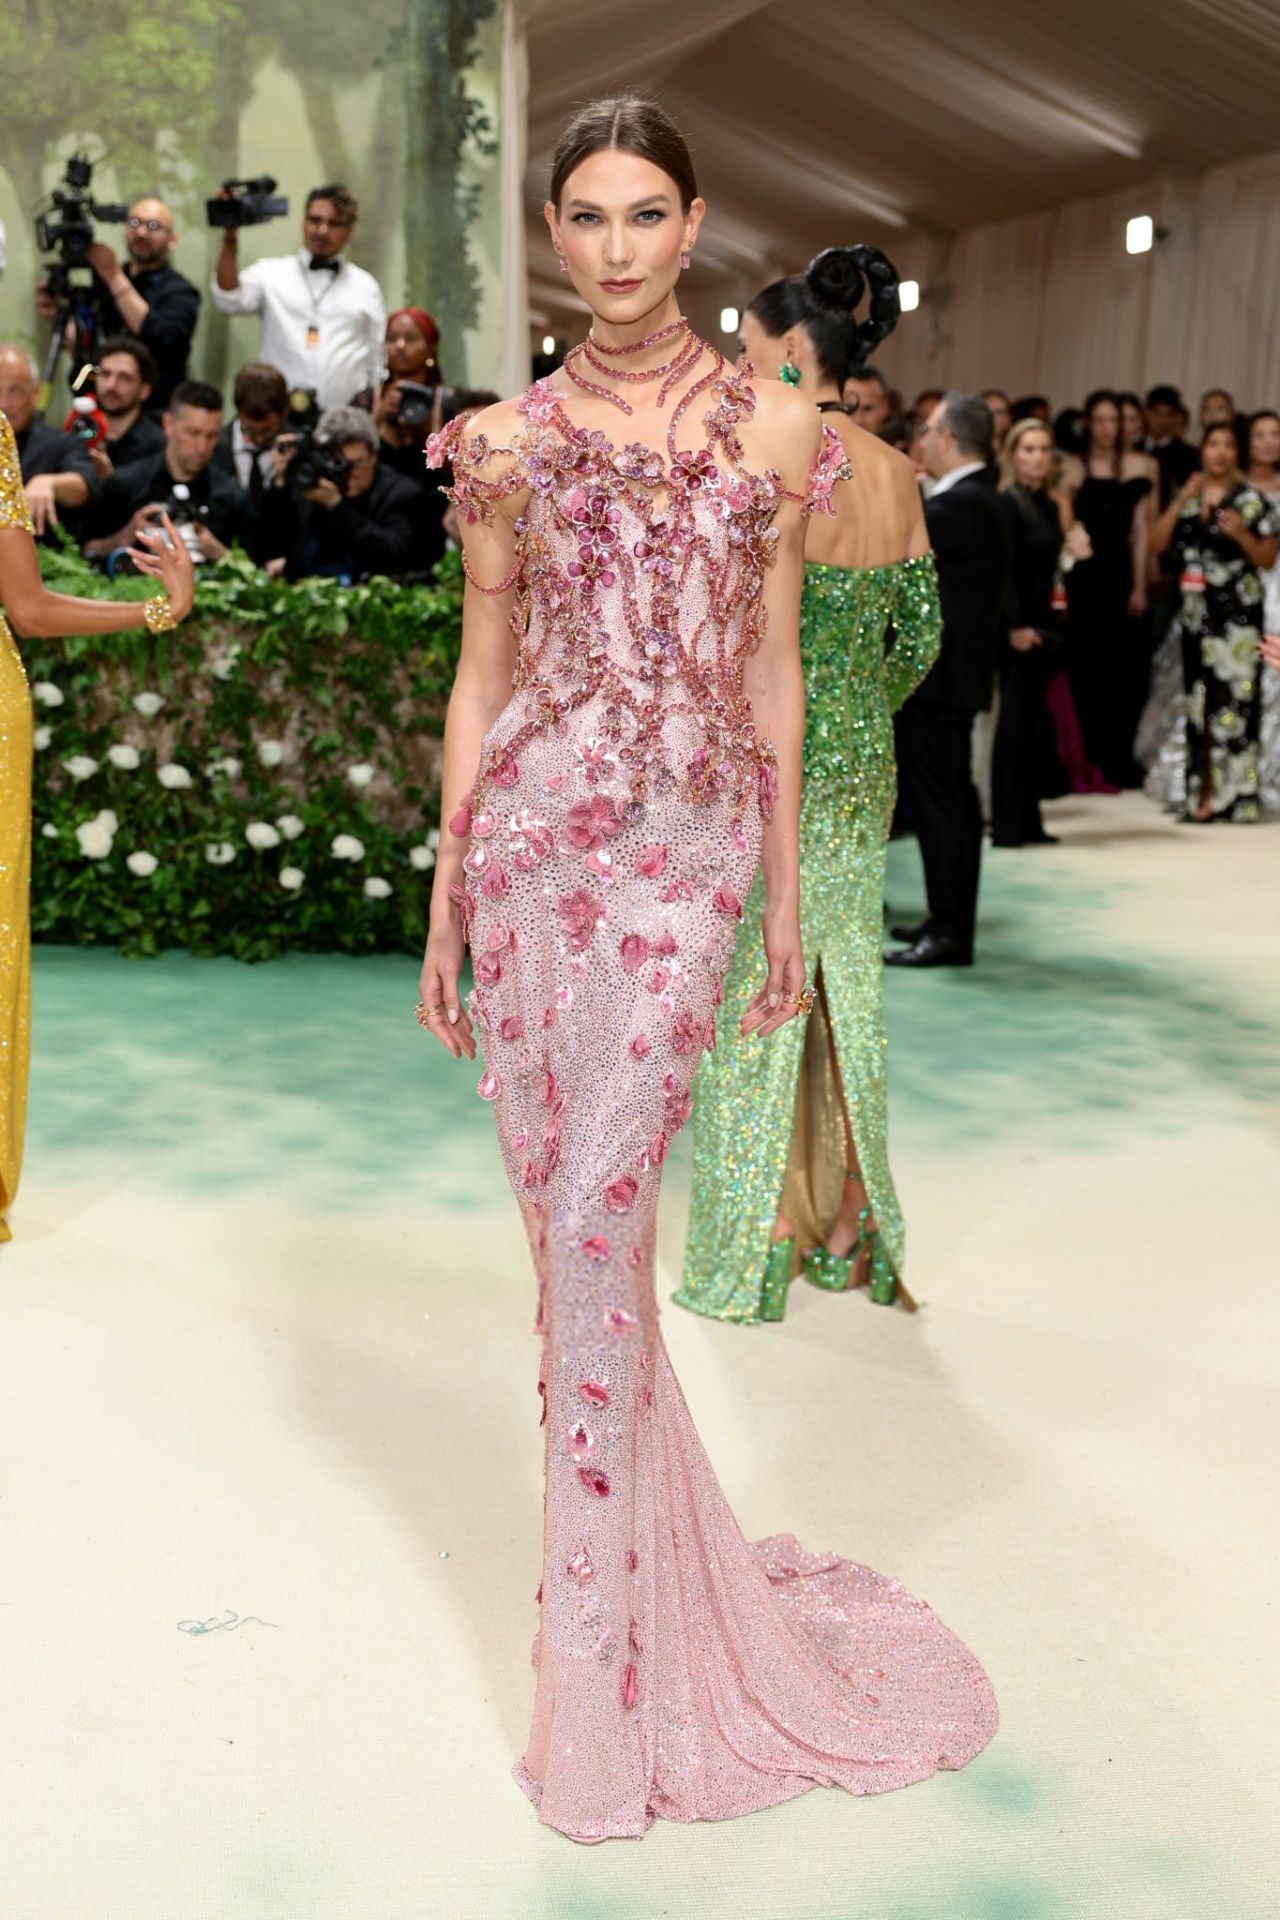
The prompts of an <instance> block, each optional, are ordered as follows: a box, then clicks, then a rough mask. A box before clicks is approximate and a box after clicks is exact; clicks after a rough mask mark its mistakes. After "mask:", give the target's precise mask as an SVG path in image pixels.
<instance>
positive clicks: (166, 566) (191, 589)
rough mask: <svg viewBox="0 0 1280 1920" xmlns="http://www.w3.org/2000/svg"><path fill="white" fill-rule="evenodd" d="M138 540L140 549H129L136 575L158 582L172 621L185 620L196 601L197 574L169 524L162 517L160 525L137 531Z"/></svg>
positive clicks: (165, 514)
mask: <svg viewBox="0 0 1280 1920" xmlns="http://www.w3.org/2000/svg"><path fill="white" fill-rule="evenodd" d="M137 538H138V539H139V540H140V541H142V542H143V545H142V546H138V547H130V549H129V558H130V559H131V560H132V561H133V564H134V566H135V567H136V568H137V569H138V572H139V573H145V574H147V575H148V577H149V578H150V579H152V580H158V581H159V582H160V585H161V586H162V587H163V588H164V591H165V592H166V594H168V596H169V606H170V608H171V609H172V611H173V617H174V619H175V620H185V619H186V617H187V615H188V614H189V613H190V611H191V603H192V601H193V600H194V599H195V597H196V570H195V568H194V566H193V565H192V563H191V555H190V554H189V553H188V552H187V549H186V545H185V543H184V542H183V540H182V538H181V537H180V535H179V533H178V531H177V529H176V527H175V526H174V524H173V522H172V520H171V519H170V518H169V516H168V514H167V513H162V514H161V515H160V519H159V524H158V525H156V526H149V527H140V528H139V529H138V534H137ZM166 542H167V544H166Z"/></svg>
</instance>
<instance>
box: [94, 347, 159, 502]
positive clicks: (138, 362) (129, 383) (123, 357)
mask: <svg viewBox="0 0 1280 1920" xmlns="http://www.w3.org/2000/svg"><path fill="white" fill-rule="evenodd" d="M155 383H156V363H155V361H154V360H153V359H152V358H151V355H150V354H149V353H148V352H147V349H146V348H145V347H144V346H143V344H142V342H141V340H133V339H131V338H130V337H129V336H128V334H122V335H121V336H120V338H119V339H117V340H106V341H104V342H103V344H102V346H101V347H100V348H99V349H98V372H97V378H96V379H95V381H94V391H95V393H96V395H97V400H98V408H99V411H100V412H101V413H102V415H103V417H104V418H105V420H106V423H107V437H106V439H105V441H102V442H101V443H100V444H99V445H98V446H96V447H90V448H89V458H90V460H91V461H92V462H93V470H94V472H95V473H96V474H97V476H98V478H99V480H109V479H110V478H111V475H112V474H113V473H114V472H115V471H116V470H117V468H119V467H127V466H131V465H132V464H133V462H134V461H135V460H146V459H148V458H149V457H150V456H152V455H154V454H157V453H159V451H160V449H161V447H162V446H163V445H164V428H163V427H162V426H161V425H160V422H159V421H158V420H157V419H156V417H155V415H154V414H153V413H147V412H146V411H145V408H146V405H147V402H148V400H150V398H151V395H152V392H153V390H154V388H155Z"/></svg>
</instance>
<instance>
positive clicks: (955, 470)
mask: <svg viewBox="0 0 1280 1920" xmlns="http://www.w3.org/2000/svg"><path fill="white" fill-rule="evenodd" d="M986 464H987V463H986V461H985V460H971V461H970V462H969V464H968V466H965V467H952V469H951V471H950V473H944V474H943V476H942V478H941V480H935V481H934V483H933V485H932V486H931V487H930V489H929V498H930V500H936V499H937V497H938V495H939V494H940V493H949V492H950V490H951V488H952V487H954V486H955V485H956V483H957V482H958V481H960V480H967V479H968V478H969V475H970V474H971V473H982V472H983V471H984V470H985V468H986Z"/></svg>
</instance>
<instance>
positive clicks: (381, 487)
mask: <svg viewBox="0 0 1280 1920" xmlns="http://www.w3.org/2000/svg"><path fill="white" fill-rule="evenodd" d="M358 218H359V208H358V205H357V203H356V200H355V196H354V195H353V194H351V193H350V192H349V190H348V189H347V188H345V187H343V186H340V185H329V186H321V187H316V188H315V189H313V190H312V192H311V193H310V194H309V195H308V196H307V202H306V207H305V210H304V214H303V223H302V243H303V244H302V246H301V248H300V249H299V250H298V251H297V252H294V253H289V254H285V255H282V256H280V257H279V258H275V259H264V260H257V261H255V262H254V263H253V264H252V265H250V266H246V267H245V268H244V269H243V270H242V269H241V268H240V265H239V245H238V243H239V233H238V230H237V229H235V228H228V229H226V231H225V234H224V238H223V242H222V248H221V252H220V254H219V258H218V261H217V266H216V270H215V273H214V277H213V285H212V289H211V292H212V298H213V301H214V304H215V306H216V307H217V308H218V309H219V311H220V312H222V313H225V314H228V315H256V316H258V320H259V326H260V338H259V342H258V354H257V357H256V358H255V359H253V360H251V361H249V362H248V363H247V364H246V365H243V366H242V367H241V368H240V370H239V372H238V373H237V375H236V377H235V383H234V389H233V402H232V410H231V413H230V416H229V417H228V415H227V413H226V411H225V410H224V406H223V398H222V394H221V392H220V391H219V389H218V388H217V387H216V386H214V385H212V384H211V383H210V382H208V381H205V380H201V379H195V378H192V377H191V374H190V360H191V343H192V338H193V336H194V333H195V327H196V322H197V319H198V316H199V309H200V298H201V296H200V291H199V289H198V288H197V287H195V286H194V285H193V284H192V282H191V281H190V280H188V279H186V278H185V277H184V276H183V275H182V274H181V273H179V272H178V271H177V270H176V268H174V266H173V265H172V263H171V256H172V253H173V249H174V246H175V245H176V243H177V237H178V236H177V230H176V227H175V224H174V219H173V215H172V213H171V212H170V210H169V208H168V207H167V206H166V205H165V204H164V202H163V201H160V200H156V199H150V198H148V199H144V200H140V201H138V202H137V203H136V204H135V205H134V206H132V207H131V208H130V210H129V216H128V219H127V221H126V224H125V250H126V254H127V258H126V260H125V261H124V262H123V263H122V262H121V260H120V259H119V258H118V256H117V254H116V253H115V251H114V250H113V249H112V248H111V247H110V246H108V245H107V244H106V243H105V242H102V241H95V243H94V244H93V245H92V247H91V248H90V249H89V258H88V265H89V266H90V268H91V269H92V272H93V276H94V289H93V293H94V298H93V302H92V305H93V307H94V309H95V310H96V314H97V333H96V337H95V339H94V341H93V367H94V372H93V375H92V378H91V379H90V380H87V381H85V382H84V383H82V385H81V387H80V389H79V390H78V393H77V398H76V400H75V402H74V404H73V407H72V411H71V413H70V415H69V416H68V419H67V421H66V424H65V425H64V426H62V427H57V426H54V425H51V424H50V423H49V422H47V421H45V420H42V419H40V418H38V405H39V396H40V385H41V380H40V370H39V368H38V366H37V364H36V362H35V360H34V359H33V357H32V356H31V354H30V353H28V352H27V350H26V349H25V348H23V347H20V346H0V411H3V412H4V413H5V414H6V415H7V416H8V418H9V421H10V423H11V424H12V426H13V429H14V434H15V437H16V440H17V446H18V455H19V460H20V463H21V468H22V477H23V481H24V484H25V487H26V492H27V498H28V500H29V502H30V506H31V513H32V518H33V521H34V523H35V527H36V532H37V534H38V536H39V537H40V538H42V539H44V540H48V539H50V538H52V537H53V531H52V530H53V529H54V528H55V527H57V526H61V527H63V528H65V530H66V531H67V532H68V533H69V534H70V535H71V536H72V538H73V539H74V540H75V541H76V543H77V544H78V545H79V547H80V548H81V550H82V552H83V553H84V554H85V555H86V557H87V558H89V559H90V560H92V561H94V562H96V563H97V564H99V565H101V566H102V567H103V568H104V569H105V570H107V571H108V572H115V571H116V570H118V569H119V568H121V567H125V568H127V567H128V566H129V565H130V562H129V558H128V555H129V550H130V549H131V548H135V547H136V545H137V536H138V533H139V530H140V529H141V528H143V527H146V526H148V525H152V524H154V523H155V522H156V521H157V519H158V516H159V515H160V513H161V512H162V511H167V512H168V514H169V516H170V519H171V521H172V522H173V523H174V524H175V525H176V526H177V528H178V530H179V532H180V534H181V537H182V540H183V542H184V544H185V545H186V546H187V548H188V549H189V551H190V553H191V557H192V559H193V561H194V562H195V563H196V564H197V565H201V564H207V563H209V562H213V561H216V560H219V559H220V558H221V557H222V556H223V555H224V554H225V553H226V552H227V551H228V550H229V548H230V547H231V546H233V545H235V546H239V547H240V548H242V549H243V550H244V552H245V553H246V554H248V555H249V557H250V558H251V559H252V560H254V561H255V562H256V563H257V564H258V565H260V566H262V567H264V568H265V569H266V571H267V572H268V573H270V574H272V575H283V576H285V577H286V578H288V579H301V578H304V577H307V576H309V575H317V574H320V575H327V576H330V577H332V578H336V579H338V580H340V581H343V582H346V583H348V584H350V583H352V582H354V581H357V580H361V579H365V578H368V577H369V576H371V575H375V574H380V575H386V576H390V577H392V578H400V579H407V578H414V577H418V578H427V577H429V576H430V573H431V570H432V568H433V567H434V565H435V563H436V561H437V560H438V559H439V557H440V555H441V553H442V552H443V551H444V546H445V540H446V523H445V503H444V500H443V498H442V496H441V494H440V491H439V480H440V476H439V475H436V474H431V473H429V472H428V471H427V468H426V465H425V462H424V459H423V447H424V445H425V442H426V439H427V436H428V435H429V434H430V433H432V432H436V431H439V430H440V428H441V427H442V426H443V425H444V424H446V423H447V422H448V421H449V420H450V419H451V418H452V417H453V416H454V414H456V413H457V412H459V411H461V410H463V409H464V408H467V407H472V406H482V405H486V404H488V402H489V401H491V400H493V399H495V398H496V395H494V394H491V393H486V392H478V391H465V390H460V389H454V388H450V387H447V386H446V385H445V383H444V381H443V379H442V376H441V372H440V364H439V354H440V341H439V334H438V330H437V328H436V325H435V322H434V320H433V319H432V317H431V315H430V314H429V313H427V312H425V311H424V310H423V309H422V308H418V307H406V308H402V309H400V310H399V311H398V312H395V313H392V314H391V316H390V317H389V318H388V317H387V314H386V310H385V305H384V302H383V298H382V293H381V290H380V288H379V286H378V283H377V281H376V280H375V279H374V278H373V276H372V275H371V274H369V273H366V272H365V271H364V270H363V269H362V268H361V267H358V266H356V265H355V264H354V262H352V261H351V260H349V259H348V258H347V257H346V252H345V250H346V248H347V246H348V244H349V242H350V240H351V236H352V233H353V232H354V230H355V226H356V223H357V220H358ZM35 305H36V312H37V314H38V315H39V316H40V317H41V318H42V319H44V320H47V321H49V322H53V323H57V321H58V317H59V309H58V306H57V303H56V301H55V299H54V297H53V294H52V292H51V290H50V288H49V287H48V285H47V284H45V283H42V284H41V285H40V286H39V287H38V288H37V290H36V299H35ZM73 343H74V332H73V329H72V328H71V324H70V323H68V341H67V344H68V346H69V347H71V346H72V345H73Z"/></svg>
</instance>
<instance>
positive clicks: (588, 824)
mask: <svg viewBox="0 0 1280 1920" xmlns="http://www.w3.org/2000/svg"><path fill="white" fill-rule="evenodd" d="M621 831H622V822H621V820H620V819H619V818H618V810H617V808H616V807H615V806H614V804H613V802H612V801H611V800H606V799H605V798H604V797H603V795H601V794H598V793H596V794H593V795H592V796H591V798H590V800H577V801H575V802H574V804H573V806H571V807H570V809H569V811H568V813H567V814H566V815H565V821H564V837H565V839H566V840H567V841H568V842H569V845H570V846H571V847H577V848H578V849H579V850H580V851H581V852H583V853H586V852H588V851H589V850H591V849H593V848H595V847H602V846H603V845H604V843H605V841H606V840H612V839H613V837H614V835H615V834H617V833H621Z"/></svg>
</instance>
